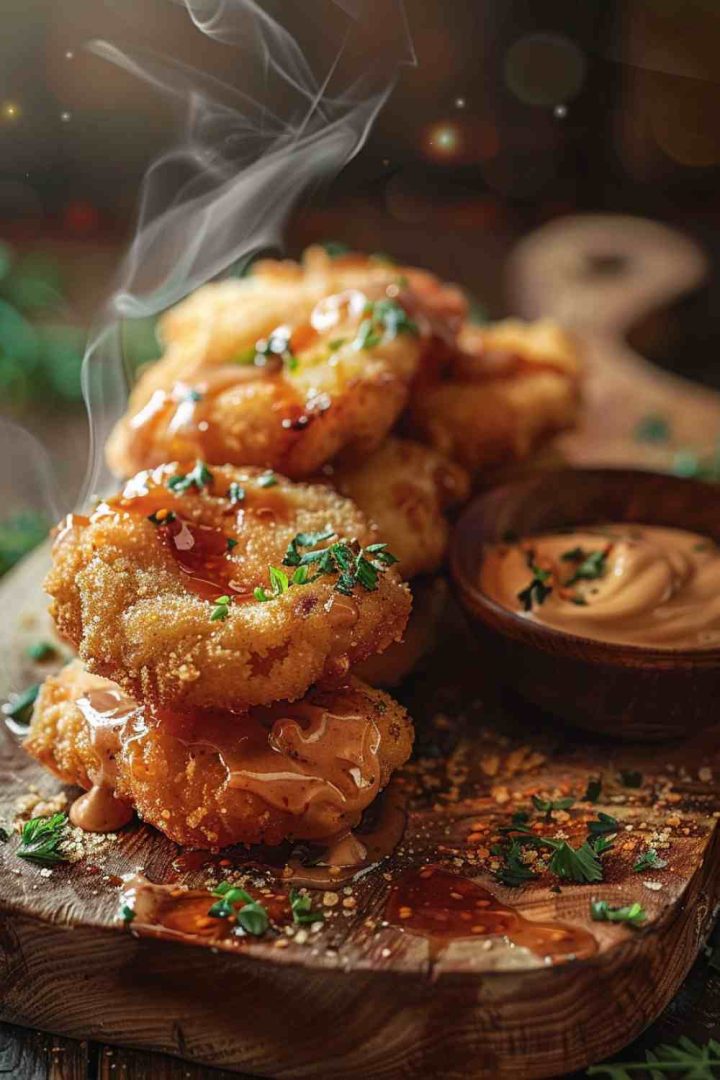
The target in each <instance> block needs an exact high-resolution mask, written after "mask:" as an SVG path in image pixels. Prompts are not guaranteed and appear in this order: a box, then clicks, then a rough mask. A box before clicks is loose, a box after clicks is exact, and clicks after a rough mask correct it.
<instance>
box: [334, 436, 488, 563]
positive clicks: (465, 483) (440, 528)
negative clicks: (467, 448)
mask: <svg viewBox="0 0 720 1080" xmlns="http://www.w3.org/2000/svg"><path fill="white" fill-rule="evenodd" d="M329 478H330V480H331V482H332V483H333V485H334V486H335V487H336V488H337V490H338V491H339V492H340V493H341V494H342V495H347V496H348V498H350V499H352V500H353V502H355V503H356V504H357V505H358V506H359V507H360V509H361V510H362V512H363V513H364V514H365V516H366V517H367V518H368V520H370V521H371V522H373V523H374V524H375V525H376V526H377V528H378V532H379V533H380V535H381V536H382V537H383V540H386V541H387V543H388V545H389V547H390V550H391V551H392V552H393V554H395V555H397V557H398V559H399V560H400V564H399V565H400V572H401V573H402V575H403V577H405V578H413V577H415V576H416V575H417V574H430V573H433V572H434V571H436V570H437V569H438V568H439V567H440V566H441V565H442V563H443V560H444V558H445V551H446V548H447V542H448V537H449V533H450V529H449V525H448V522H447V519H446V518H445V511H446V510H449V509H450V508H451V507H453V506H457V505H459V504H461V503H462V502H464V501H465V500H466V499H467V498H468V496H469V494H470V478H469V476H468V474H467V473H466V471H465V470H464V469H463V468H462V467H461V466H459V465H457V464H456V463H455V462H452V461H450V460H449V459H448V458H447V457H445V455H444V454H440V453H439V452H438V451H437V450H434V449H433V448H432V447H429V446H423V445H422V444H421V443H417V442H413V441H411V440H410V439H397V438H393V437H391V438H389V439H386V440H385V442H384V443H383V444H382V446H381V447H380V448H379V449H378V450H376V451H375V453H374V454H370V455H369V456H368V457H367V458H365V460H364V461H362V462H360V463H359V464H357V465H341V466H338V467H337V468H335V469H334V470H333V472H332V473H331V474H329Z"/></svg>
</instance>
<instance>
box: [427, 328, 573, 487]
mask: <svg viewBox="0 0 720 1080" xmlns="http://www.w3.org/2000/svg"><path fill="white" fill-rule="evenodd" d="M459 343H460V351H459V353H458V354H457V356H456V357H455V358H454V360H453V362H452V364H451V365H450V366H448V367H447V368H446V369H445V370H444V372H442V373H441V374H440V375H438V377H437V378H435V379H430V380H420V381H419V382H418V384H417V387H416V390H415V392H414V393H413V397H412V400H411V403H410V408H409V426H410V429H411V430H412V432H413V433H414V434H415V436H416V437H417V438H419V439H422V440H424V441H427V442H429V443H431V444H432V445H433V446H435V447H436V448H437V449H438V450H440V451H442V452H443V453H445V454H447V455H448V456H449V457H451V458H454V459H455V460H456V461H459V462H460V463H461V464H463V465H464V466H465V467H466V468H468V469H470V470H475V469H480V468H483V467H486V466H489V465H495V464H499V463H500V462H503V461H507V460H517V459H522V458H524V457H526V456H527V454H529V453H530V451H531V450H532V449H533V448H534V447H535V446H536V445H537V444H538V442H539V441H540V440H541V439H543V438H545V437H547V436H549V435H552V434H555V433H556V432H558V431H562V430H563V429H564V428H567V427H571V426H572V424H573V423H574V421H575V418H576V415H577V411H578V406H579V363H578V355H577V351H576V348H575V345H574V343H573V341H572V339H571V338H570V337H569V336H568V335H567V334H566V333H565V332H564V331H563V330H562V329H561V328H560V327H559V326H558V325H557V324H556V323H554V322H552V321H551V320H549V319H543V320H541V321H539V322H535V323H523V322H520V321H519V320H517V319H507V320H506V321H504V322H499V323H495V324H493V325H489V326H467V327H465V328H464V330H463V331H462V333H461V334H460V338H459Z"/></svg>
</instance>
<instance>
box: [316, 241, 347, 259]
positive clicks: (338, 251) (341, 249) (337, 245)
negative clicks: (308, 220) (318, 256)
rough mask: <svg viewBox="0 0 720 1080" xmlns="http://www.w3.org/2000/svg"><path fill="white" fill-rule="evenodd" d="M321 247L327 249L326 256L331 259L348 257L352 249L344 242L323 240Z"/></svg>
mask: <svg viewBox="0 0 720 1080" xmlns="http://www.w3.org/2000/svg"><path fill="white" fill-rule="evenodd" d="M320 247H322V248H324V249H325V254H326V255H329V256H330V258H331V259H337V257H338V255H347V254H348V253H349V251H350V248H349V247H348V245H347V244H344V243H343V242H342V240H323V241H322V243H321V245H320Z"/></svg>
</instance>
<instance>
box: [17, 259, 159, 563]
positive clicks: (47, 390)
mask: <svg viewBox="0 0 720 1080" xmlns="http://www.w3.org/2000/svg"><path fill="white" fill-rule="evenodd" d="M87 333H88V331H87V328H86V327H85V326H82V325H79V322H78V319H77V317H75V316H74V313H73V311H72V308H71V305H70V303H69V301H68V298H67V296H66V292H65V290H64V288H63V275H62V264H61V262H60V261H59V260H58V259H56V258H55V257H54V256H53V255H51V254H48V253H44V252H40V251H33V252H30V253H20V252H16V251H14V250H13V248H12V247H11V246H10V245H9V244H6V243H3V242H2V241H0V413H5V414H6V415H9V416H12V417H15V418H17V419H19V420H20V422H22V417H23V415H27V414H28V413H30V412H35V411H39V412H43V411H44V412H45V413H48V412H52V413H53V414H57V413H62V412H65V411H67V412H70V411H73V410H75V411H78V409H79V407H80V404H81V402H82V392H81V387H80V372H81V369H82V359H83V353H84V350H85V342H86V339H87ZM122 342H123V353H124V360H125V365H126V369H127V370H128V371H129V372H133V371H135V370H137V368H138V367H140V366H141V365H142V364H145V363H148V362H149V361H151V360H154V359H156V358H157V356H158V355H159V353H160V349H159V346H158V342H157V338H156V336H155V320H154V319H136V320H132V321H131V322H127V323H125V324H124V325H123V327H122ZM1 467H2V464H1V463H0V468H1ZM48 524H49V523H48V522H47V521H45V520H44V518H43V516H42V515H41V514H39V513H34V512H33V511H31V510H23V511H22V512H20V513H17V512H12V513H9V512H8V510H7V508H0V576H2V574H4V573H6V572H7V571H8V570H9V569H10V567H11V566H13V565H14V564H15V563H16V562H18V560H19V559H21V558H22V556H23V555H25V554H26V553H27V552H28V551H30V550H31V549H32V548H33V547H35V546H36V545H37V544H39V543H41V541H42V540H44V539H45V537H46V536H47V530H48Z"/></svg>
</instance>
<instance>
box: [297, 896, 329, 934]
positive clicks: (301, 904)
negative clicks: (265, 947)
mask: <svg viewBox="0 0 720 1080" xmlns="http://www.w3.org/2000/svg"><path fill="white" fill-rule="evenodd" d="M290 910H291V911H292V917H293V922H294V923H298V924H299V925H300V926H309V925H310V924H311V923H316V922H322V921H323V920H324V918H325V916H324V915H323V913H322V911H315V909H314V908H313V906H312V897H310V896H307V895H305V894H303V893H300V892H298V890H297V889H291V890H290Z"/></svg>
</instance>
